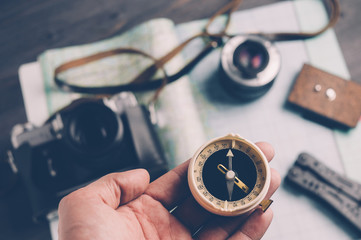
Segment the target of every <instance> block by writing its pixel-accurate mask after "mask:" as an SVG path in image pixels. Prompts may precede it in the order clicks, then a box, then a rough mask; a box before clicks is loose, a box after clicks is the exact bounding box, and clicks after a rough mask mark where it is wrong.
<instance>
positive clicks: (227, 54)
mask: <svg viewBox="0 0 361 240" xmlns="http://www.w3.org/2000/svg"><path fill="white" fill-rule="evenodd" d="M220 66H221V72H222V74H223V75H222V76H221V78H220V80H221V81H222V84H223V85H224V86H225V88H227V92H229V93H231V94H232V95H235V96H236V97H237V98H239V99H240V100H245V101H249V100H254V99H256V98H258V97H260V96H262V95H264V94H265V93H266V92H267V91H268V90H269V89H270V88H271V86H272V84H273V82H274V79H275V78H276V76H277V74H278V72H279V70H280V67H281V56H280V54H279V52H278V50H277V49H276V47H275V46H274V45H273V44H272V43H271V42H270V41H268V40H267V39H265V38H263V37H260V36H256V35H238V36H235V37H233V38H231V39H229V40H228V42H227V43H226V44H225V45H224V47H223V50H222V54H221V64H220Z"/></svg>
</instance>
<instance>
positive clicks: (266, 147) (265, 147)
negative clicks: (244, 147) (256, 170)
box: [256, 142, 275, 162]
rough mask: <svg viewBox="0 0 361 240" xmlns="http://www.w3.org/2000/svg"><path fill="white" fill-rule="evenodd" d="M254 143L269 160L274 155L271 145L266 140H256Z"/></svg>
mask: <svg viewBox="0 0 361 240" xmlns="http://www.w3.org/2000/svg"><path fill="white" fill-rule="evenodd" d="M256 145H257V146H258V147H259V148H260V149H261V151H262V152H263V153H264V155H265V156H266V158H267V160H268V161H269V162H270V161H271V160H272V159H273V157H274V155H275V151H274V149H273V147H272V145H271V144H269V143H267V142H257V143H256Z"/></svg>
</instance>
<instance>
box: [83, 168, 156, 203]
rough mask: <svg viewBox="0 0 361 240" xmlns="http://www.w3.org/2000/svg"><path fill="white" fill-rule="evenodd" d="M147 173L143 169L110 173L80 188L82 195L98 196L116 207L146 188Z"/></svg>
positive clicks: (138, 194)
mask: <svg viewBox="0 0 361 240" xmlns="http://www.w3.org/2000/svg"><path fill="white" fill-rule="evenodd" d="M148 185H149V173H148V172H147V171H146V170H145V169H135V170H130V171H126V172H119V173H111V174H108V175H105V176H104V177H102V178H100V179H98V180H97V181H95V182H93V183H91V184H89V185H88V186H86V187H85V188H83V189H81V190H80V191H82V193H81V194H84V195H83V196H87V197H92V198H98V200H101V201H102V202H104V203H105V204H107V205H109V206H110V207H112V208H114V209H116V208H118V207H119V205H121V204H125V203H127V202H130V201H132V200H133V199H135V198H137V197H138V196H140V195H141V194H143V193H144V191H145V190H146V189H147V187H148Z"/></svg>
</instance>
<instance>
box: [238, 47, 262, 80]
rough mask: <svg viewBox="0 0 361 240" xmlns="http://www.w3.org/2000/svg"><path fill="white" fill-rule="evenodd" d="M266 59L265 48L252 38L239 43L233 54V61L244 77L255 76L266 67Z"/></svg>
mask: <svg viewBox="0 0 361 240" xmlns="http://www.w3.org/2000/svg"><path fill="white" fill-rule="evenodd" d="M268 61H269V55H268V52H267V50H266V48H265V47H264V46H263V45H262V44H260V43H259V42H256V41H252V40H247V41H245V42H244V43H242V44H241V45H239V46H238V47H237V48H236V50H235V51H234V54H233V63H234V65H235V66H236V67H237V68H238V69H239V70H240V71H241V73H242V74H243V77H245V78H253V77H255V76H256V75H257V73H259V72H261V71H262V70H264V69H265V68H266V66H267V64H268Z"/></svg>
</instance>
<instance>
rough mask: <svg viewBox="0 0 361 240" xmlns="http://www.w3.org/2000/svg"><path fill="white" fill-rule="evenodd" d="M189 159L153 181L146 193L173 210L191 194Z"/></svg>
mask: <svg viewBox="0 0 361 240" xmlns="http://www.w3.org/2000/svg"><path fill="white" fill-rule="evenodd" d="M188 165H189V160H188V161H186V162H184V163H182V164H181V165H179V166H178V167H176V168H174V169H172V170H171V171H169V172H168V173H166V174H164V175H163V176H161V177H159V178H158V179H157V180H155V181H154V182H152V183H151V184H150V185H149V187H148V189H147V190H146V192H145V194H147V195H149V196H151V197H152V198H154V199H155V200H158V201H159V202H161V203H162V204H163V206H164V207H165V208H167V209H168V210H171V209H172V208H174V207H175V206H177V205H178V204H179V203H180V202H181V201H183V200H184V199H185V198H186V197H187V196H189V195H190V190H189V187H188V181H187V171H188Z"/></svg>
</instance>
